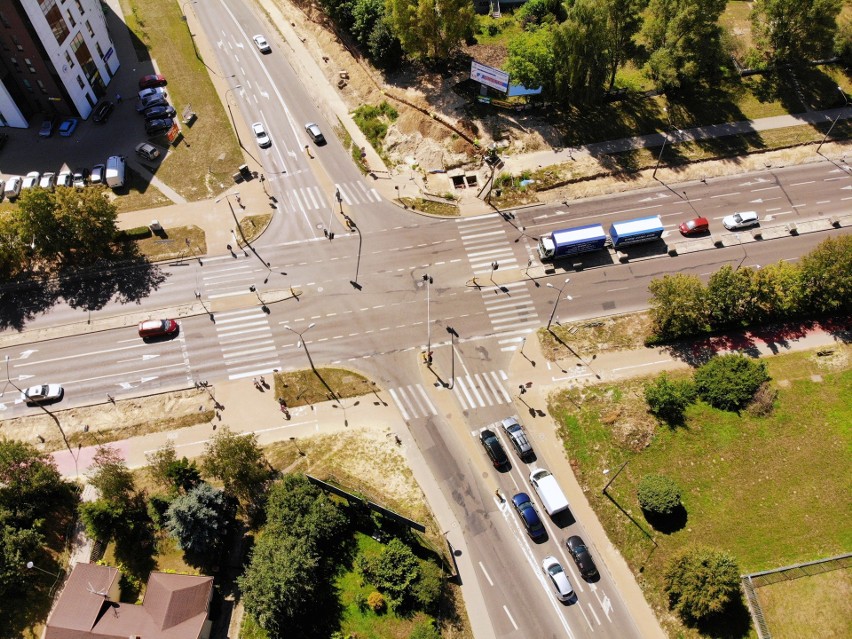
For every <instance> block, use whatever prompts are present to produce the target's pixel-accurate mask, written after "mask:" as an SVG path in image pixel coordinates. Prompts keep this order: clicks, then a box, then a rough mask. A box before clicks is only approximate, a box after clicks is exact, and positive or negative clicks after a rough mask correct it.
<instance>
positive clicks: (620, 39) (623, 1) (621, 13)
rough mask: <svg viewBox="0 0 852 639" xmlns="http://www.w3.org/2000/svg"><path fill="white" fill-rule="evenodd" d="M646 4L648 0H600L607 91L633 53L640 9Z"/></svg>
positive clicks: (640, 24)
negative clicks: (603, 21)
mask: <svg viewBox="0 0 852 639" xmlns="http://www.w3.org/2000/svg"><path fill="white" fill-rule="evenodd" d="M647 5H648V0H602V3H601V9H602V10H603V13H604V15H605V23H604V28H603V35H604V47H603V55H604V59H605V61H606V66H607V68H608V70H609V81H608V82H607V91H612V89H613V87H614V86H615V74H616V73H617V72H618V70H619V69H620V68H621V67H622V66H623V65H624V63H625V62H627V61H628V60H630V59H631V58H632V57H633V56H634V54H635V49H636V46H635V44H634V42H633V38H634V36H636V34H637V33H638V32H639V28H640V27H641V26H642V11H643V10H644V9H645V7H646V6H647Z"/></svg>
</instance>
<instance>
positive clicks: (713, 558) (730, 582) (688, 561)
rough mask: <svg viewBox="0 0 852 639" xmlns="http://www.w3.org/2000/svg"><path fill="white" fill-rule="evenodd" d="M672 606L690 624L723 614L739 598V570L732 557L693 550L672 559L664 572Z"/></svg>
mask: <svg viewBox="0 0 852 639" xmlns="http://www.w3.org/2000/svg"><path fill="white" fill-rule="evenodd" d="M665 589H666V593H667V594H668V596H669V607H670V608H671V609H672V610H674V611H675V612H676V613H678V614H679V615H680V616H681V618H682V619H683V620H684V621H686V622H688V623H697V622H700V621H702V620H705V619H706V618H708V617H711V616H713V615H718V614H720V613H722V612H724V611H725V610H726V609H727V607H728V606H729V605H730V604H731V603H733V602H734V601H736V600H737V598H738V597H739V596H740V595H739V592H740V571H739V568H738V567H737V563H736V561H735V560H734V559H733V557H731V556H730V555H727V554H725V553H721V552H718V551H715V550H711V549H709V548H702V547H698V548H690V549H687V550H685V551H683V552H681V553H680V554H679V555H677V556H675V557H674V558H672V559H671V560H670V561H669V563H668V566H667V567H666V571H665Z"/></svg>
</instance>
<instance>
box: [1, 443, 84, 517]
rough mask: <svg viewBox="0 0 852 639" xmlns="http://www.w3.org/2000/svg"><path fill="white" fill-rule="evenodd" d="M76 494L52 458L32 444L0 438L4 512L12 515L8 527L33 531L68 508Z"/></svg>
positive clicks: (9, 515) (2, 504)
mask: <svg viewBox="0 0 852 639" xmlns="http://www.w3.org/2000/svg"><path fill="white" fill-rule="evenodd" d="M73 490H74V489H73V485H72V484H71V483H70V482H67V481H65V480H64V479H63V478H62V475H61V474H60V473H59V469H58V468H57V467H56V462H55V461H54V460H53V458H52V457H50V456H49V455H47V454H46V453H42V452H40V451H39V450H38V449H36V447H35V446H33V445H32V444H28V443H25V442H22V441H19V440H15V439H5V438H0V510H5V511H6V512H7V514H8V516H7V518H6V523H8V524H10V525H14V526H16V527H18V528H31V527H33V526H34V524H35V522H36V520H38V519H42V518H45V517H48V516H51V515H55V513H56V511H57V510H59V508H60V506H61V505H62V504H68V503H69V500H70V498H71V496H72V494H73Z"/></svg>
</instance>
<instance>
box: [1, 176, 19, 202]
mask: <svg viewBox="0 0 852 639" xmlns="http://www.w3.org/2000/svg"><path fill="white" fill-rule="evenodd" d="M23 181H24V179H23V178H22V177H20V176H19V175H16V176H15V177H10V178H9V181H8V182H6V188H4V189H3V195H5V196H6V199H7V200H10V199H12V198H16V197H18V196H19V195H20V194H21V184H22V183H23Z"/></svg>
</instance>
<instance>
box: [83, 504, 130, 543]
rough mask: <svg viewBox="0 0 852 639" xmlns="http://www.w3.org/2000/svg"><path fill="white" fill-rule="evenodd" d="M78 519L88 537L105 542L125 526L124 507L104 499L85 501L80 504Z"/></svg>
mask: <svg viewBox="0 0 852 639" xmlns="http://www.w3.org/2000/svg"><path fill="white" fill-rule="evenodd" d="M80 520H81V521H82V522H83V525H84V526H85V527H86V534H87V535H89V537H91V538H92V539H97V540H98V541H102V542H104V543H107V542H109V541H110V540H111V539H112V538H113V537H115V536H116V534H117V533H118V532H119V531H120V530H123V529H124V528H125V524H126V507H125V506H124V505H121V504H116V503H113V502H111V501H108V500H106V499H95V500H94V501H85V502H83V503H82V504H80Z"/></svg>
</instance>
